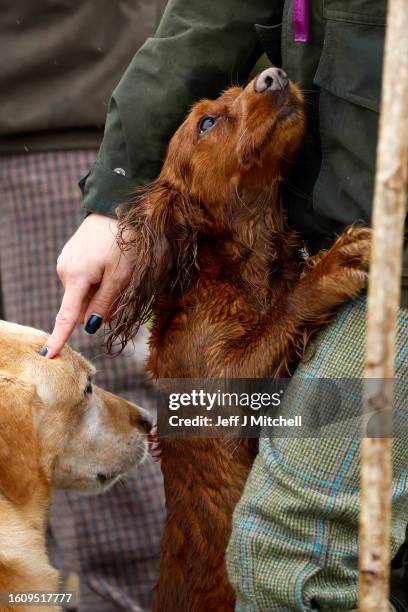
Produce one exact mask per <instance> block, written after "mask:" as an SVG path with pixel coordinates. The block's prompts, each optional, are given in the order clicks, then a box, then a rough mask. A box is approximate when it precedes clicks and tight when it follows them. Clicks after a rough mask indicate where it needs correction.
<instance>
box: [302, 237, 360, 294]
mask: <svg viewBox="0 0 408 612" xmlns="http://www.w3.org/2000/svg"><path fill="white" fill-rule="evenodd" d="M371 236H372V232H371V230H370V229H369V228H366V227H359V226H354V225H352V226H350V227H349V228H347V229H346V230H345V231H344V232H343V234H341V236H340V237H339V238H338V239H337V240H336V242H335V243H334V245H333V246H332V247H331V249H329V250H328V251H327V252H326V253H324V254H322V253H318V254H317V257H318V258H319V260H318V262H317V263H316V265H315V266H314V267H313V274H314V275H315V277H316V276H317V279H318V282H319V284H320V286H325V287H326V288H327V292H328V294H329V295H331V296H332V298H333V302H334V303H336V304H340V303H342V302H344V301H347V300H349V299H351V298H354V297H356V296H357V295H358V294H359V292H360V291H361V290H362V289H364V287H365V286H366V285H367V280H368V269H369V264H370V252H371Z"/></svg>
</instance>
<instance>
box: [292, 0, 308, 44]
mask: <svg viewBox="0 0 408 612" xmlns="http://www.w3.org/2000/svg"><path fill="white" fill-rule="evenodd" d="M293 31H294V33H295V42H302V43H307V42H309V0H294V7H293Z"/></svg>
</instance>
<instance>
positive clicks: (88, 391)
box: [84, 380, 93, 395]
mask: <svg viewBox="0 0 408 612" xmlns="http://www.w3.org/2000/svg"><path fill="white" fill-rule="evenodd" d="M92 390H93V389H92V381H91V380H88V382H87V383H86V387H85V389H84V394H85V395H91V393H92Z"/></svg>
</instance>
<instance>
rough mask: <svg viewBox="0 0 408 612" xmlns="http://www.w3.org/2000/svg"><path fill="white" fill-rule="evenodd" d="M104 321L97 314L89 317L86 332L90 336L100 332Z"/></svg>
mask: <svg viewBox="0 0 408 612" xmlns="http://www.w3.org/2000/svg"><path fill="white" fill-rule="evenodd" d="M102 321H103V319H102V317H100V316H99V315H97V314H92V315H91V316H90V317H89V319H88V321H87V322H86V325H85V331H86V332H87V333H88V334H94V333H95V332H97V331H98V329H99V328H100V326H101V325H102Z"/></svg>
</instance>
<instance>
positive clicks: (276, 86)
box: [255, 68, 288, 93]
mask: <svg viewBox="0 0 408 612" xmlns="http://www.w3.org/2000/svg"><path fill="white" fill-rule="evenodd" d="M287 86H288V75H287V74H286V72H285V71H284V70H282V68H267V69H266V70H264V71H263V72H261V74H260V75H259V77H258V78H257V79H256V81H255V91H256V92H257V93H263V92H264V91H282V90H283V89H285V88H286V87H287Z"/></svg>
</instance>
